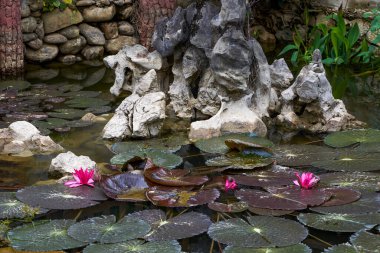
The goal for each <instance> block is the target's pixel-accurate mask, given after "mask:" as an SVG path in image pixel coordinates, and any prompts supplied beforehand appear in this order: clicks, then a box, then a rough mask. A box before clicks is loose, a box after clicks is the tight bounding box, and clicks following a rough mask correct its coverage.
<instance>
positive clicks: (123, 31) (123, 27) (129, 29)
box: [118, 21, 135, 36]
mask: <svg viewBox="0 0 380 253" xmlns="http://www.w3.org/2000/svg"><path fill="white" fill-rule="evenodd" d="M118 30H119V34H120V35H127V36H131V35H133V34H135V28H134V27H133V25H131V24H130V23H129V22H127V21H121V22H119V26H118Z"/></svg>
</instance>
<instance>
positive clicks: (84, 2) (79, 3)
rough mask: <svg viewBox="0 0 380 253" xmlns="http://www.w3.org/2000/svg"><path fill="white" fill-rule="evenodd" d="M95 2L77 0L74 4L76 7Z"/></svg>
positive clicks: (92, 0)
mask: <svg viewBox="0 0 380 253" xmlns="http://www.w3.org/2000/svg"><path fill="white" fill-rule="evenodd" d="M93 4H95V1H94V0H79V1H77V2H76V3H75V5H76V6H78V7H87V6H91V5H93Z"/></svg>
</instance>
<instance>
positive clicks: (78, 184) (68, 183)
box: [65, 181, 82, 188]
mask: <svg viewBox="0 0 380 253" xmlns="http://www.w3.org/2000/svg"><path fill="white" fill-rule="evenodd" d="M65 185H66V186H68V187H70V188H74V187H78V186H81V185H82V184H81V183H78V182H76V181H67V182H66V183H65Z"/></svg>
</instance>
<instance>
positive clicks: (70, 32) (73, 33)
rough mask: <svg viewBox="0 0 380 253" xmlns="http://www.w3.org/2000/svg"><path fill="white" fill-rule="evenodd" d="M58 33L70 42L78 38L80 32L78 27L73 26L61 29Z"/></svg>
mask: <svg viewBox="0 0 380 253" xmlns="http://www.w3.org/2000/svg"><path fill="white" fill-rule="evenodd" d="M59 33H60V34H62V35H63V36H65V37H66V38H68V39H69V40H70V39H75V38H77V37H79V34H80V31H79V27H78V26H76V25H73V26H69V27H67V28H64V29H62V30H61V31H59Z"/></svg>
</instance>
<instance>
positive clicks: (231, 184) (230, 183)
mask: <svg viewBox="0 0 380 253" xmlns="http://www.w3.org/2000/svg"><path fill="white" fill-rule="evenodd" d="M236 187H237V184H236V181H235V179H233V178H227V179H226V183H225V184H224V188H225V190H226V191H228V190H235V189H236Z"/></svg>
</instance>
